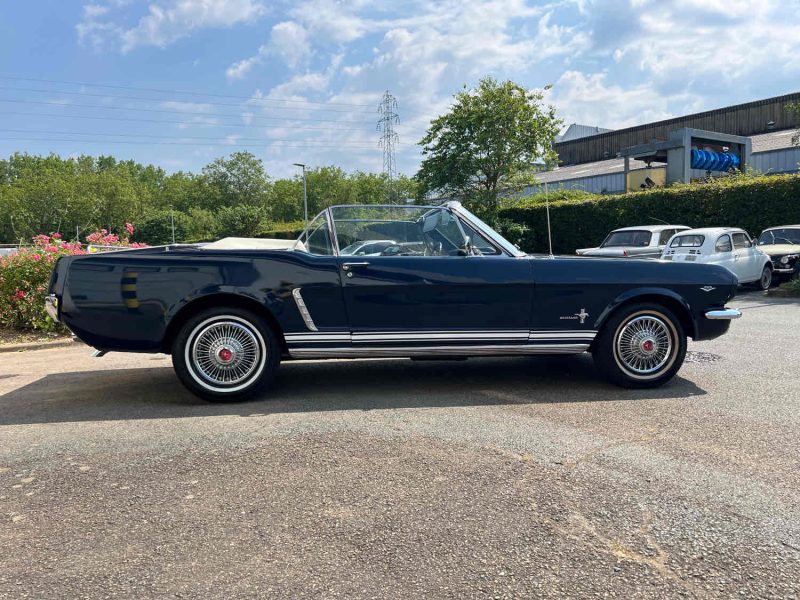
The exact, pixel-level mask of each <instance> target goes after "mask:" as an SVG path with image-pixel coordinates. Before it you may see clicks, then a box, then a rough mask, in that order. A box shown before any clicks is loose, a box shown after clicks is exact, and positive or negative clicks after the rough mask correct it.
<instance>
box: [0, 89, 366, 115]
mask: <svg viewBox="0 0 800 600" xmlns="http://www.w3.org/2000/svg"><path fill="white" fill-rule="evenodd" d="M0 90H5V91H7V92H33V93H44V94H67V95H72V96H89V97H92V98H115V99H118V100H144V101H147V102H175V103H187V104H189V103H190V102H188V101H186V100H175V99H169V98H146V97H144V96H127V95H123V94H94V93H92V92H72V91H67V90H42V89H37V88H22V87H11V86H0ZM250 100H251V101H252V102H253V103H261V102H262V99H261V98H251V99H250ZM191 104H200V105H208V106H233V107H236V108H240V109H246V108H248V106H247V105H245V104H243V103H242V102H193V103H191ZM252 108H254V107H252ZM268 108H270V110H295V111H296V110H309V111H312V112H333V113H343V114H360V113H363V112H364V111H354V110H337V109H335V108H309V109H306V108H299V107H298V108H294V107H291V106H272V107H268Z"/></svg>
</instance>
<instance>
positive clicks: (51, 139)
mask: <svg viewBox="0 0 800 600" xmlns="http://www.w3.org/2000/svg"><path fill="white" fill-rule="evenodd" d="M6 140H13V141H21V142H75V143H80V144H129V145H138V146H153V145H154V146H193V147H197V148H199V147H203V146H226V147H229V148H272V147H273V146H274V147H277V148H308V149H312V150H313V149H314V148H341V147H342V144H341V143H324V144H321V143H317V142H309V143H307V144H283V143H281V144H238V143H231V142H219V143H213V142H210V143H207V144H199V143H195V142H146V141H142V142H135V141H128V140H80V139H67V138H54V137H46V138H27V137H13V136H9V137H3V138H2V139H0V142H3V141H6ZM370 146H371V144H367V145H364V146H359V147H354V149H361V148H363V149H366V148H368V147H370Z"/></svg>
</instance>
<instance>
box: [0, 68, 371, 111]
mask: <svg viewBox="0 0 800 600" xmlns="http://www.w3.org/2000/svg"><path fill="white" fill-rule="evenodd" d="M0 79H6V80H12V81H34V82H38V83H56V84H62V85H83V86H86V87H96V88H108V89H117V90H130V91H134V92H154V93H158V94H186V95H193V96H208V97H210V98H238V99H240V100H254V99H255V98H253V97H252V96H241V95H234V94H214V93H210V92H193V91H189V90H167V89H158V88H147V87H134V86H127V85H111V84H105V83H89V82H86V81H67V80H63V79H37V78H33V77H13V76H11V75H0ZM53 91H54V92H55V91H59V90H53ZM260 100H264V101H266V102H286V103H291V104H319V105H322V106H356V107H361V108H369V107H370V106H371V105H370V104H353V103H347V102H313V101H311V100H295V99H290V98H263V99H260Z"/></svg>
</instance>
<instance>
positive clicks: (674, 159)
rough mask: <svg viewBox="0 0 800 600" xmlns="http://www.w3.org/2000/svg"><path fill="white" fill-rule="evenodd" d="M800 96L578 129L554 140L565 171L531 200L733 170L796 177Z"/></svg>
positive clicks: (540, 179) (548, 177) (541, 180)
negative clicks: (558, 191)
mask: <svg viewBox="0 0 800 600" xmlns="http://www.w3.org/2000/svg"><path fill="white" fill-rule="evenodd" d="M791 103H800V92H798V93H794V94H787V95H785V96H778V97H775V98H768V99H765V100H757V101H755V102H747V103H745V104H738V105H735V106H728V107H725V108H719V109H716V110H710V111H706V112H701V113H697V114H693V115H687V116H684V117H677V118H674V119H667V120H664V121H657V122H655V123H647V124H644V125H637V126H635V127H627V128H625V129H618V130H606V129H602V128H600V127H594V126H586V125H578V124H573V125H570V126H569V127H568V128H567V130H566V131H565V133H564V134H563V135H561V136H559V138H558V139H557V141H556V144H555V150H556V152H557V153H558V157H559V166H558V167H556V168H555V169H553V170H549V171H543V172H541V173H538V174H537V176H536V181H537V184H536V185H534V186H531V187H529V188H527V189H526V191H525V193H526V194H528V195H530V194H535V193H538V192H541V191H543V189H544V186H545V184H547V186H548V187H549V188H550V189H553V188H563V189H580V190H584V191H587V192H592V193H596V194H611V193H621V192H625V191H633V190H636V189H641V188H645V187H653V186H659V185H667V184H669V183H672V182H676V181H683V182H688V181H694V180H698V179H704V178H706V177H708V176H725V175H726V174H728V173H730V172H733V171H734V170H745V171H753V172H758V173H795V172H797V171H798V163H800V147H798V146H796V145H793V144H792V137H793V136H794V135H795V134H796V131H797V128H798V126H799V124H798V123H797V117H796V116H795V115H794V114H793V113H792V112H791V111H790V110H788V109H787V104H791Z"/></svg>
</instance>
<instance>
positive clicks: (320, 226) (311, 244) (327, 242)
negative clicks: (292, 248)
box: [298, 213, 334, 256]
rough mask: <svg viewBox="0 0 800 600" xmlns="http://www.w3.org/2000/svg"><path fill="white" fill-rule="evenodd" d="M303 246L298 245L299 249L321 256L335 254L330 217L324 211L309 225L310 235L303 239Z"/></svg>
mask: <svg viewBox="0 0 800 600" xmlns="http://www.w3.org/2000/svg"><path fill="white" fill-rule="evenodd" d="M301 241H302V242H303V246H302V247H301V246H298V249H299V250H305V251H306V252H308V253H309V254H318V255H320V256H333V254H334V252H333V243H332V242H331V235H330V231H328V218H327V216H326V215H325V214H324V213H323V214H321V215H319V216H318V217H317V218H316V219H314V221H312V223H311V224H310V225H309V226H308V237H306V238H305V239H301Z"/></svg>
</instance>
